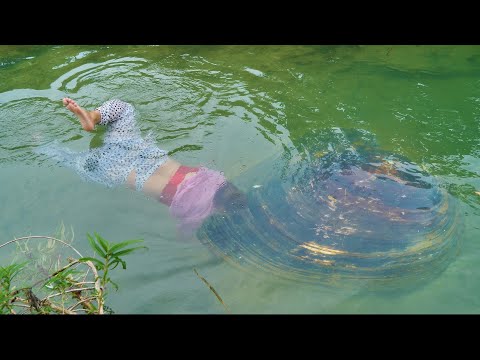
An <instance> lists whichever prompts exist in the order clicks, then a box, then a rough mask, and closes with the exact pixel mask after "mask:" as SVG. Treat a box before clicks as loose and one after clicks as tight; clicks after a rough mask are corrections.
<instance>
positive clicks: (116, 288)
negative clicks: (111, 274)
mask: <svg viewBox="0 0 480 360" xmlns="http://www.w3.org/2000/svg"><path fill="white" fill-rule="evenodd" d="M108 281H109V282H110V283H111V284H112V285H113V287H114V288H115V290H116V291H118V285H117V284H116V283H114V282H113V281H112V280H111V279H110V278H108Z"/></svg>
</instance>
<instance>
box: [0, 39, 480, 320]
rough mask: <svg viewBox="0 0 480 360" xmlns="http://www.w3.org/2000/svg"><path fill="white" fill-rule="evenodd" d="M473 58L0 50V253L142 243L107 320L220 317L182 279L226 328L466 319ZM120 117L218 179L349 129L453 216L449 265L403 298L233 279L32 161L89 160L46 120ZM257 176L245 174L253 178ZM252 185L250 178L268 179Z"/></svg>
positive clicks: (419, 51) (321, 50)
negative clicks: (68, 229)
mask: <svg viewBox="0 0 480 360" xmlns="http://www.w3.org/2000/svg"><path fill="white" fill-rule="evenodd" d="M479 70H480V47H478V46H341V47H336V46H0V121H1V124H2V131H1V132H0V166H1V167H0V169H1V170H0V181H1V184H2V187H1V188H0V200H1V201H2V204H3V205H4V206H3V209H4V210H3V212H2V216H1V217H0V235H1V242H4V241H7V240H10V239H12V238H13V237H19V236H24V235H28V234H34V235H50V234H52V233H53V232H54V231H55V229H56V228H57V227H58V225H59V224H60V223H61V222H63V223H64V224H66V225H67V226H72V227H73V229H74V231H75V242H74V245H75V246H76V247H77V248H78V249H79V250H80V251H83V252H88V245H87V242H86V238H85V234H86V233H92V232H93V231H97V232H98V233H100V234H101V235H102V236H104V237H105V238H107V239H109V240H112V241H120V240H126V239H130V238H143V239H144V240H145V242H146V245H147V246H148V247H149V250H148V251H147V252H142V253H137V254H133V255H130V256H129V257H127V258H126V260H127V263H128V267H127V270H126V271H123V270H118V271H116V273H115V274H114V275H112V276H113V277H114V278H115V279H116V280H117V283H118V284H119V286H120V290H119V291H118V292H117V293H112V294H111V295H110V305H111V307H112V308H113V309H114V310H115V312H117V313H224V309H223V307H222V306H221V304H220V303H219V302H218V301H217V299H216V298H215V296H214V295H213V294H212V293H211V292H210V291H209V289H208V288H207V287H206V286H205V284H203V283H202V282H201V281H200V280H199V278H198V277H197V276H196V275H195V273H194V272H193V268H196V269H197V270H198V272H199V273H200V274H201V275H202V276H204V277H205V278H206V279H207V280H208V281H209V282H210V283H211V284H212V285H213V286H214V288H215V289H216V290H217V291H218V293H219V294H220V295H221V296H222V298H223V300H224V301H225V303H226V304H227V305H228V306H229V308H230V309H231V310H232V312H234V313H478V312H479V310H480V300H479V296H478V294H479V293H480V269H479V268H478V266H476V265H477V263H478V260H479V259H480V244H479V243H478V241H477V239H478V238H479V236H478V235H479V226H478V220H479V218H480V213H479V203H480V196H479V195H477V194H476V193H475V191H480V183H479V170H478V169H479V165H480V153H479V141H478V135H477V134H478V132H479V121H480V118H479V116H480V81H479V80H478V79H477V74H478V72H479ZM64 96H70V97H72V98H74V99H75V100H77V101H78V102H79V103H80V104H81V105H82V106H85V107H87V108H92V107H95V106H98V105H99V104H101V103H102V102H103V101H105V100H108V99H110V98H113V97H115V98H121V99H124V100H126V101H129V102H131V103H132V104H134V105H135V107H136V108H137V110H138V113H139V114H140V118H139V121H138V122H139V126H140V128H141V131H142V132H143V133H147V132H152V133H153V135H154V137H155V138H156V140H157V142H158V143H159V144H160V147H162V148H164V149H166V150H168V151H169V152H170V154H171V155H172V157H174V158H176V159H178V160H180V161H181V162H183V163H185V164H187V165H197V164H202V165H206V166H209V167H211V168H214V169H218V170H222V171H224V172H225V175H226V176H227V177H228V178H231V179H234V181H235V179H241V178H242V174H245V173H247V172H248V170H250V169H252V168H254V167H255V166H257V165H259V164H261V163H262V162H263V161H264V160H266V159H269V158H270V157H271V156H273V155H275V154H279V153H283V152H285V151H288V152H297V153H300V154H301V153H303V152H304V148H303V144H302V139H304V138H305V136H311V135H312V134H315V133H316V132H321V131H322V130H325V129H332V128H339V129H361V130H365V131H367V132H369V133H371V134H373V135H374V136H375V138H376V141H377V143H378V145H379V146H380V147H381V148H382V149H384V150H387V151H391V152H394V153H396V154H399V155H401V156H405V157H407V158H408V159H410V160H411V161H413V162H415V163H417V164H419V165H421V166H422V167H423V168H425V169H427V170H428V171H429V172H430V173H431V174H433V175H435V176H436V177H437V179H438V181H439V183H440V186H441V187H442V188H445V189H446V190H448V192H449V193H450V194H451V195H452V196H453V198H454V200H455V201H456V203H457V204H458V205H457V206H458V207H459V208H460V215H461V216H460V218H461V221H462V226H463V227H464V230H463V233H462V236H461V239H460V251H459V252H458V254H457V255H456V257H455V259H454V260H453V261H451V262H450V264H449V265H448V267H447V268H446V269H445V270H443V271H437V269H432V273H434V274H435V276H434V277H433V278H432V279H431V280H429V281H428V282H426V283H425V284H423V285H422V286H417V287H415V288H413V289H411V288H409V289H408V290H407V289H405V288H401V287H400V288H398V289H396V290H395V291H394V292H389V293H383V292H381V291H377V290H381V289H374V290H372V289H371V288H370V287H365V286H364V284H363V283H358V284H349V285H348V286H343V287H335V288H332V287H327V286H323V285H322V284H308V283H303V282H297V281H292V280H288V279H283V278H281V277H278V276H276V275H275V274H274V273H273V274H272V273H268V272H265V273H263V272H257V273H255V274H252V273H251V272H247V271H244V269H242V267H239V266H235V265H234V264H232V263H231V262H228V261H224V260H222V259H219V258H215V257H212V254H211V252H210V251H209V250H208V249H207V248H206V247H205V246H203V245H201V244H198V243H191V242H182V241H178V240H177V238H176V235H177V234H176V230H175V225H174V223H173V222H172V219H171V218H170V217H169V214H168V211H167V209H166V208H165V207H163V206H162V205H159V203H158V202H156V201H153V200H151V199H148V198H147V197H145V196H144V195H142V194H140V193H136V192H132V191H130V190H127V189H126V188H117V189H106V188H104V187H102V186H101V185H97V184H89V183H85V182H83V181H82V180H81V179H80V178H78V176H76V174H74V173H72V172H71V171H70V170H68V169H64V168H60V167H58V166H57V165H56V164H55V163H54V162H52V161H50V160H49V159H47V158H45V157H44V156H41V155H39V154H36V153H35V152H34V150H35V148H36V147H38V146H40V145H43V144H46V143H48V142H50V141H52V140H55V139H58V140H59V141H60V142H62V143H63V144H64V145H65V146H68V147H69V148H71V149H73V150H84V149H87V148H88V147H94V146H98V145H99V144H101V141H102V132H103V130H102V129H101V128H99V129H98V130H96V131H95V132H93V133H87V132H84V131H82V130H81V128H80V126H79V125H78V123H77V122H76V120H75V118H74V117H72V116H71V115H70V114H69V113H68V111H66V110H65V109H64V108H63V107H62V104H61V98H62V97H64ZM260 166H261V165H260ZM268 171H269V170H268V169H265V172H268Z"/></svg>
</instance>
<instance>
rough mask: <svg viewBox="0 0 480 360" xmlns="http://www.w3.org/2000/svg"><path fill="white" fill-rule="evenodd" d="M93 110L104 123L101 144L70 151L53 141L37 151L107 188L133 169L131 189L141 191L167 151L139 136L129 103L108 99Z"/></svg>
mask: <svg viewBox="0 0 480 360" xmlns="http://www.w3.org/2000/svg"><path fill="white" fill-rule="evenodd" d="M96 110H98V111H100V115H101V117H100V124H101V125H106V126H107V131H106V133H105V137H104V143H103V145H102V146H101V147H98V148H94V149H91V150H88V151H81V152H74V151H71V150H70V149H67V148H64V147H62V146H60V145H59V144H58V142H54V143H53V144H48V145H46V146H43V147H41V148H39V149H38V152H40V153H42V154H45V155H49V156H51V157H52V158H54V159H56V160H57V161H59V162H60V164H62V165H64V166H67V167H69V168H71V169H73V170H75V171H76V172H77V173H78V174H79V175H80V176H81V177H82V178H83V179H84V180H87V181H94V182H97V183H100V184H103V185H106V186H108V187H114V186H118V185H122V184H124V183H125V182H126V180H127V177H128V175H129V174H130V172H132V171H133V170H135V173H136V177H135V188H136V189H137V190H138V191H140V190H142V189H143V185H144V183H145V181H146V180H147V179H148V178H149V177H150V176H151V175H152V174H153V172H154V171H155V170H156V169H157V168H158V167H159V166H161V165H162V164H164V163H165V162H166V161H167V159H168V155H167V152H166V151H165V150H162V149H160V148H158V146H157V145H156V144H155V141H154V140H153V139H152V138H151V136H147V137H145V138H142V136H141V134H140V130H139V129H138V128H137V126H136V121H135V109H134V107H133V106H132V105H131V104H129V103H126V102H124V101H121V100H110V101H107V102H105V103H103V104H102V105H101V106H100V107H98V108H97V109H96Z"/></svg>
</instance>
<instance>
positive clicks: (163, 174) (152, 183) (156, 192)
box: [127, 158, 195, 198]
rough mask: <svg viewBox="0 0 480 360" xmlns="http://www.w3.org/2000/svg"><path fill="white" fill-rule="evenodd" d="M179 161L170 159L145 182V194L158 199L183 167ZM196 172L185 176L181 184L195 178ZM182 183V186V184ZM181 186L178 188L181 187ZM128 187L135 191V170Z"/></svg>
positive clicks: (128, 178) (129, 176)
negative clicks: (192, 177)
mask: <svg viewBox="0 0 480 360" xmlns="http://www.w3.org/2000/svg"><path fill="white" fill-rule="evenodd" d="M181 165H182V164H180V163H179V162H178V161H175V160H173V159H170V158H169V159H168V160H167V161H166V162H165V163H164V164H162V165H161V166H160V167H159V168H158V169H157V170H155V171H154V173H153V174H152V175H151V176H150V177H149V178H148V179H147V181H145V184H144V185H143V192H144V193H146V194H147V195H149V196H152V197H154V198H158V197H159V196H160V195H161V194H162V191H163V189H164V188H165V186H166V185H167V184H168V182H169V181H170V179H171V178H172V176H173V175H174V174H175V173H176V172H177V170H178V168H179V167H180V166H181ZM194 174H195V172H190V173H188V174H186V175H185V178H184V179H183V181H182V182H181V183H183V182H184V181H185V180H186V179H188V178H189V177H191V176H193V175H194ZM181 183H180V184H181ZM180 184H179V185H178V186H180ZM127 185H128V187H130V188H131V189H135V170H133V171H132V172H131V173H130V174H129V175H128V177H127Z"/></svg>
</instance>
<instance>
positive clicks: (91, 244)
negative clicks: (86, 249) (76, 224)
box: [87, 234, 107, 259]
mask: <svg viewBox="0 0 480 360" xmlns="http://www.w3.org/2000/svg"><path fill="white" fill-rule="evenodd" d="M87 238H88V242H89V243H90V246H91V247H92V249H93V250H94V251H95V252H96V253H97V254H98V255H100V256H101V257H102V258H104V259H105V258H106V257H107V255H106V254H105V253H104V252H103V251H102V249H100V247H99V246H98V245H97V244H96V243H95V240H93V238H92V236H91V235H90V234H87Z"/></svg>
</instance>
